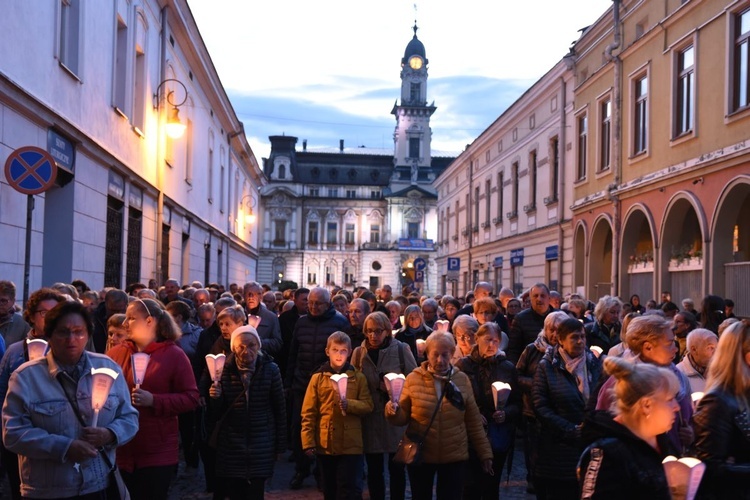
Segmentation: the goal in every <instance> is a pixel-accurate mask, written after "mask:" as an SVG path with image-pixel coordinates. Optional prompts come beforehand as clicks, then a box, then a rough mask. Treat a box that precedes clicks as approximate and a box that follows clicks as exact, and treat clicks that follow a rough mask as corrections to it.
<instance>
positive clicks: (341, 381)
mask: <svg viewBox="0 0 750 500" xmlns="http://www.w3.org/2000/svg"><path fill="white" fill-rule="evenodd" d="M348 383H349V377H348V376H347V375H346V373H341V374H335V375H331V384H332V385H333V390H334V391H336V393H338V395H339V397H340V398H341V401H346V387H347V385H348ZM341 413H342V414H343V415H346V412H345V411H342V412H341Z"/></svg>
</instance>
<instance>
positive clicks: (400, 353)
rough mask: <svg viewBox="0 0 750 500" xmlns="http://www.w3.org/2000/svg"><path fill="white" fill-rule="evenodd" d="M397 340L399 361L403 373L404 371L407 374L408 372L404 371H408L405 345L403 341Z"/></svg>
mask: <svg viewBox="0 0 750 500" xmlns="http://www.w3.org/2000/svg"><path fill="white" fill-rule="evenodd" d="M394 340H395V339H394ZM397 342H398V345H397V347H398V362H399V364H400V365H401V373H403V374H404V375H406V373H404V372H405V371H406V361H404V345H403V344H402V343H401V342H399V341H397Z"/></svg>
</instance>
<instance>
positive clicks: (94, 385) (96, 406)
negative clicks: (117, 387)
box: [91, 368, 119, 427]
mask: <svg viewBox="0 0 750 500" xmlns="http://www.w3.org/2000/svg"><path fill="white" fill-rule="evenodd" d="M118 375H119V373H117V372H116V371H114V370H112V369H111V368H92V369H91V378H92V381H91V408H92V409H93V410H94V422H93V423H92V424H91V425H92V427H96V424H97V421H98V420H99V410H100V409H101V408H102V406H104V403H106V402H107V397H109V391H110V389H111V388H112V384H113V383H114V382H115V379H116V378H117V376H118Z"/></svg>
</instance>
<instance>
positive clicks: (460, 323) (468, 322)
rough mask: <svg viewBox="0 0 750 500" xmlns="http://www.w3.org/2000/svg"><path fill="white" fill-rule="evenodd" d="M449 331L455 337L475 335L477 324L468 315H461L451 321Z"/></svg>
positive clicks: (477, 328)
mask: <svg viewBox="0 0 750 500" xmlns="http://www.w3.org/2000/svg"><path fill="white" fill-rule="evenodd" d="M451 329H452V330H453V333H454V334H455V335H460V334H462V333H467V332H471V333H477V330H479V322H478V321H477V320H476V319H474V318H473V317H472V316H471V315H469V314H462V315H461V316H458V317H457V318H456V319H454V320H453V326H452V328H451ZM459 332H460V333H459Z"/></svg>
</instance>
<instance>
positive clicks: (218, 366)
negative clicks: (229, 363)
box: [206, 354, 227, 384]
mask: <svg viewBox="0 0 750 500" xmlns="http://www.w3.org/2000/svg"><path fill="white" fill-rule="evenodd" d="M226 360H227V357H226V356H225V355H224V354H206V365H208V373H209V375H211V381H212V382H213V383H214V384H215V383H217V382H218V381H219V380H221V372H222V371H223V370H224V363H225V362H226Z"/></svg>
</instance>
